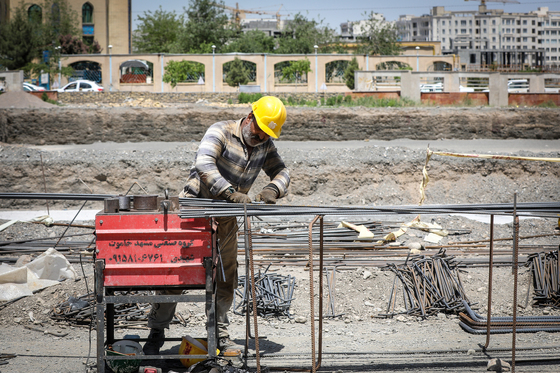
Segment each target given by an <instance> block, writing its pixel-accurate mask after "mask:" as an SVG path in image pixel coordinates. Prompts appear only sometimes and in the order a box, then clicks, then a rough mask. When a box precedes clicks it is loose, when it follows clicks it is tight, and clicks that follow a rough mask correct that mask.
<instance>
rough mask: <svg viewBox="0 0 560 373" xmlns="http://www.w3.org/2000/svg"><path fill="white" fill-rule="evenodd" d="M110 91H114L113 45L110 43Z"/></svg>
mask: <svg viewBox="0 0 560 373" xmlns="http://www.w3.org/2000/svg"><path fill="white" fill-rule="evenodd" d="M108 48H109V92H112V91H113V54H112V53H111V52H112V50H113V46H112V45H109V47H108Z"/></svg>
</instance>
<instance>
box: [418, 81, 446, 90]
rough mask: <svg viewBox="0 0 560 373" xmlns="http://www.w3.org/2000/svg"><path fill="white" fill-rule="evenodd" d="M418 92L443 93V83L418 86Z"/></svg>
mask: <svg viewBox="0 0 560 373" xmlns="http://www.w3.org/2000/svg"><path fill="white" fill-rule="evenodd" d="M420 92H443V83H435V84H420Z"/></svg>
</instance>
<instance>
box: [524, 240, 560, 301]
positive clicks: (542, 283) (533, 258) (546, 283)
mask: <svg viewBox="0 0 560 373" xmlns="http://www.w3.org/2000/svg"><path fill="white" fill-rule="evenodd" d="M527 265H528V266H529V267H530V269H531V272H532V273H533V287H534V289H535V295H534V296H533V300H534V304H533V305H534V306H539V307H553V308H560V263H559V262H558V250H556V251H549V252H548V253H537V254H533V255H530V256H529V257H528V258H527Z"/></svg>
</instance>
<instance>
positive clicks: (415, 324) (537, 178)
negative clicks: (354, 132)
mask: <svg viewBox="0 0 560 373" xmlns="http://www.w3.org/2000/svg"><path fill="white" fill-rule="evenodd" d="M217 110H219V109H217ZM473 110H475V109H473ZM550 124H551V125H552V123H550ZM285 131H286V133H288V132H289V127H288V126H287V127H286V128H285ZM399 137H400V138H399V139H395V140H392V141H379V140H375V139H374V138H368V139H364V140H361V141H357V140H354V141H337V142H330V141H278V142H277V146H278V149H279V152H280V154H281V155H282V156H283V158H284V160H285V162H286V164H287V166H288V167H289V168H290V173H291V177H292V185H291V187H290V192H289V194H288V195H287V197H286V198H284V199H283V200H281V201H280V203H282V204H290V205H312V206H323V205H333V206H343V205H351V206H365V205H377V206H380V205H414V204H417V203H418V201H419V198H420V194H419V191H418V187H419V184H420V182H421V180H422V167H423V166H424V165H425V163H426V149H427V147H428V145H429V147H430V149H432V150H437V151H449V152H457V153H471V154H506V155H521V156H530V157H546V158H558V157H559V156H560V141H559V140H554V139H553V140H539V139H514V138H510V139H492V140H490V139H476V140H467V139H464V140H444V139H441V138H439V137H437V135H433V137H432V138H431V140H409V139H407V138H406V137H407V136H406V133H404V132H403V133H402V135H401V136H399ZM196 148H197V142H196V141H192V142H181V143H172V142H165V143H163V142H144V143H128V142H95V143H92V144H86V145H72V144H66V145H63V144H61V145H27V144H5V143H4V144H0V165H1V169H2V172H1V174H0V192H21V193H26V192H37V193H41V192H44V191H45V190H46V191H48V192H49V193H57V192H58V193H80V194H85V193H96V194H100V193H116V194H124V193H126V192H127V191H128V190H129V188H130V187H131V186H132V188H133V189H132V191H131V194H141V193H142V191H141V189H140V187H139V186H138V185H140V186H141V187H142V188H144V189H145V190H146V191H147V192H149V193H154V194H160V195H163V192H164V190H165V189H168V190H169V193H170V194H171V195H176V194H178V191H179V190H180V189H181V188H182V186H183V185H184V182H185V179H186V177H187V175H188V170H189V168H190V166H191V163H192V161H193V159H194V155H195V152H196ZM43 169H44V175H45V176H44V179H43ZM428 174H429V176H430V183H429V184H428V187H427V190H426V195H427V196H426V201H425V204H457V203H461V204H470V203H511V202H513V198H514V193H517V200H518V202H550V201H559V200H560V188H559V186H560V169H559V167H558V163H552V162H534V161H506V160H485V159H474V158H456V157H446V156H438V155H434V156H432V158H431V159H430V161H429V163H428ZM135 182H136V183H138V185H136V184H134V183H135ZM266 183H267V181H266V179H265V178H264V177H263V175H261V177H260V178H259V179H258V181H257V183H256V184H255V186H254V187H253V189H252V190H251V192H250V195H251V196H254V195H256V193H258V191H259V190H260V189H261V188H262V187H263V186H264V185H266ZM45 188H46V189H45ZM81 205H82V203H81V202H71V201H66V202H52V201H51V202H50V203H49V209H50V211H51V213H52V216H57V214H60V215H58V216H60V217H61V218H60V220H57V222H60V223H62V222H69V221H70V220H71V219H72V218H73V216H74V215H75V213H76V212H77V210H78V209H79V208H80V207H81ZM101 208H102V205H101V204H100V203H96V202H89V203H87V204H86V205H85V206H84V209H83V212H82V216H83V217H79V218H78V219H77V220H78V221H76V222H75V223H77V224H83V225H91V224H93V220H92V219H93V218H92V216H93V215H94V213H95V212H96V211H99V210H101ZM0 210H1V211H0V224H2V223H5V222H7V221H9V220H11V219H20V220H27V219H29V218H31V217H34V216H37V215H43V214H45V213H46V204H45V201H29V200H0ZM24 211H25V212H24ZM414 217H415V216H411V215H398V216H394V215H393V216H388V215H386V216H370V217H358V218H356V217H352V218H349V217H328V218H326V219H327V220H328V221H329V222H331V221H332V222H333V223H337V222H338V221H340V220H342V219H346V220H350V219H352V220H350V221H351V222H354V223H360V222H362V221H366V220H367V221H372V220H374V221H379V222H381V223H383V224H387V225H395V226H396V225H398V224H399V223H405V222H409V221H411V220H412V219H413V218H414ZM312 218H313V217H312V216H309V217H298V218H297V219H294V220H296V221H297V222H298V223H301V224H302V225H305V224H307V223H309V222H310V221H311V219H312ZM420 219H421V221H424V222H434V223H438V224H440V225H441V226H442V227H443V228H445V229H447V230H449V232H450V233H451V234H450V235H449V236H447V237H444V238H443V239H442V241H441V242H440V243H439V244H431V243H427V242H425V241H424V237H425V235H426V233H425V232H423V231H420V230H409V231H408V232H407V233H406V234H405V235H403V236H401V237H400V238H399V239H398V240H397V243H395V244H392V245H391V246H390V247H389V248H388V250H390V251H391V253H392V254H390V255H391V256H393V255H394V257H399V258H401V259H402V257H403V255H404V256H406V253H407V252H408V245H409V244H411V243H413V242H418V243H421V244H422V245H424V246H426V247H427V249H426V250H425V251H423V252H422V254H424V255H427V256H429V255H433V254H435V253H437V252H438V251H439V249H440V246H446V245H448V246H450V247H447V252H448V255H452V256H455V257H456V261H458V262H460V261H462V260H464V261H465V262H469V263H470V264H469V265H465V266H463V267H461V273H460V276H461V279H462V282H463V286H464V288H465V291H466V294H467V295H468V297H469V300H470V302H471V303H472V304H474V305H475V307H477V312H478V313H480V314H481V315H483V316H485V315H486V309H487V308H486V304H487V299H488V266H487V264H486V263H487V262H488V254H487V251H488V245H487V242H483V243H481V246H478V247H476V248H475V247H473V248H468V247H459V246H457V245H456V244H450V243H452V242H469V241H480V240H487V239H488V238H489V231H490V226H489V224H488V222H487V221H486V220H485V217H483V216H476V215H474V216H465V215H449V214H441V215H425V216H421V217H420ZM290 221H292V219H290ZM65 229H66V228H65V227H63V226H52V227H45V226H43V225H40V224H31V223H23V222H20V223H16V224H14V225H12V226H10V227H9V228H7V229H5V230H4V231H2V232H0V241H16V240H29V239H33V238H42V237H49V238H50V241H51V242H53V245H54V243H55V242H56V240H57V237H58V236H60V235H61V234H62V233H63V232H64V231H65ZM512 230H513V228H512V222H511V219H509V218H506V217H499V218H498V217H496V224H495V231H494V237H495V238H510V237H512ZM82 233H87V235H82V236H72V237H69V238H68V240H75V241H77V242H78V241H79V242H80V243H79V244H77V246H83V245H84V244H83V242H88V241H91V240H92V239H93V235H91V233H92V230H91V229H88V228H70V229H69V230H68V231H67V232H66V233H65V234H66V235H70V236H71V235H75V234H82ZM558 233H559V231H558V220H557V219H522V220H521V223H520V236H521V237H527V236H539V237H534V238H525V239H522V240H521V241H520V244H521V254H522V255H521V261H522V262H523V261H524V259H525V258H526V256H527V253H529V252H535V251H539V250H541V249H542V250H544V251H550V250H556V249H558V244H559V236H558ZM64 242H66V240H65V241H64ZM496 245H497V246H496V249H497V250H499V251H500V255H498V259H499V262H500V264H499V265H498V266H496V267H495V268H494V275H493V282H492V285H493V289H494V290H493V293H492V310H493V312H492V314H493V315H495V316H511V315H512V310H513V309H512V302H513V275H512V270H511V266H508V265H507V263H508V262H510V261H511V250H512V241H511V240H503V241H498V242H497V244H496ZM256 247H258V246H256ZM372 251H373V250H369V252H368V253H367V254H371V255H374V253H372ZM37 254H38V252H36V253H32V255H34V256H36V255H37ZM18 257H19V255H14V254H5V255H3V256H2V257H1V259H2V260H3V261H5V262H6V263H10V264H13V263H14V262H15V260H17V259H18ZM68 257H71V258H72V259H73V266H74V268H75V269H76V270H77V271H78V273H79V274H80V278H79V279H78V280H77V281H64V282H61V283H60V284H58V285H55V286H52V287H49V288H47V289H44V290H42V291H40V292H38V293H36V294H34V295H33V296H30V297H26V298H23V299H20V300H18V301H15V302H13V303H10V304H7V305H4V306H2V305H0V307H1V308H0V326H1V327H2V332H1V333H0V353H2V354H10V353H13V354H16V355H17V356H16V357H14V358H11V359H5V360H0V361H4V362H7V364H6V365H0V371H1V372H43V371H55V372H80V371H88V370H89V371H95V369H94V364H95V357H96V349H95V346H96V336H95V329H93V331H92V332H91V333H90V330H89V328H88V326H87V325H85V326H84V325H82V326H78V325H74V324H72V323H69V322H63V321H55V320H52V319H51V318H50V317H49V312H50V311H51V310H52V309H53V308H55V307H56V306H57V305H58V304H60V303H61V302H64V301H66V300H67V299H68V297H70V296H79V295H84V294H87V293H88V292H91V291H93V290H92V289H93V265H92V262H91V261H89V260H84V262H83V263H82V265H80V263H79V261H78V260H77V258H78V256H77V255H76V254H72V255H68ZM257 259H259V260H258V261H257V263H258V265H257V266H258V268H260V269H261V270H264V269H265V268H266V267H267V264H266V263H267V261H269V262H272V263H273V264H272V266H271V267H270V269H269V271H273V272H276V273H280V274H284V275H288V274H289V275H292V276H295V277H296V281H297V287H296V290H295V295H294V300H293V301H292V306H291V308H290V314H291V315H292V316H293V318H288V317H280V318H274V317H272V318H268V319H264V318H259V322H258V333H259V335H260V336H265V337H266V338H265V339H261V340H260V343H259V349H260V352H261V354H264V356H263V358H262V360H261V365H262V366H263V367H270V368H274V367H292V368H310V366H311V351H312V350H311V326H310V321H311V320H310V318H311V315H310V299H309V298H310V295H309V294H310V290H309V289H310V284H309V281H310V277H309V270H308V269H307V268H306V267H305V266H304V265H289V264H286V263H282V262H281V260H279V259H278V258H271V257H270V256H268V257H264V256H263V257H261V256H257ZM378 259H379V258H378ZM243 260H244V257H243V256H240V257H239V262H240V264H241V267H240V271H241V273H244V271H245V269H244V266H243ZM381 260H383V258H381ZM472 263H475V264H472ZM318 273H319V272H318V271H315V272H314V274H315V276H314V281H315V285H314V286H315V288H314V289H315V301H316V302H317V300H318V296H317V281H318ZM530 276H531V275H530V273H529V272H528V270H527V268H526V267H524V266H521V267H520V269H519V281H518V302H519V303H520V304H521V305H522V306H524V307H519V308H518V315H519V316H527V315H556V316H559V315H560V310H558V309H553V308H550V307H545V308H541V307H533V306H532V300H531V298H532V295H533V294H532V293H530V298H529V302H528V303H527V305H526V306H525V304H526V296H527V290H528V286H529V283H530V281H531V277H530ZM394 279H395V276H394V274H393V272H391V271H390V270H388V268H387V267H385V266H384V265H382V264H372V262H370V261H368V260H364V261H363V264H360V265H356V264H355V263H351V264H348V265H347V264H345V261H344V260H343V259H341V260H340V262H339V264H337V274H336V286H335V291H336V294H335V297H334V301H335V307H336V308H335V309H336V312H337V314H338V313H340V314H341V315H340V316H337V317H335V318H327V319H325V320H324V325H323V357H322V365H321V368H320V371H325V372H347V371H348V372H372V371H373V372H394V371H411V372H416V371H426V372H428V371H430V372H433V371H438V372H439V371H441V372H475V371H478V372H480V371H485V370H486V364H487V362H488V360H489V359H490V358H494V357H499V358H503V359H504V360H507V361H511V347H512V335H511V334H499V335H492V336H491V338H490V344H489V348H488V350H486V351H483V349H482V346H483V345H484V344H485V342H486V336H485V335H472V334H468V333H466V332H464V331H463V330H462V329H461V328H460V327H459V319H458V316H457V315H455V314H453V313H447V314H446V313H436V314H434V315H432V316H429V317H427V318H422V317H417V316H408V315H404V314H401V315H395V316H394V317H392V318H382V317H379V315H380V314H383V313H386V311H387V308H388V301H389V297H390V293H391V289H392V287H393V283H394ZM398 299H399V301H400V300H401V299H402V297H399V298H398ZM401 303H402V302H401ZM315 309H316V310H317V307H316V308H315ZM396 310H397V311H398V312H404V311H405V308H404V304H399V303H398V302H397V305H396ZM178 312H179V313H180V314H181V316H182V317H183V318H184V319H185V324H172V325H171V328H170V330H169V331H168V332H167V336H171V337H181V336H183V335H187V334H188V335H191V336H195V337H203V336H204V319H205V316H204V309H203V307H202V306H201V305H200V304H180V305H179V307H178ZM230 320H231V326H230V331H231V335H232V338H233V339H234V340H235V341H236V342H238V343H240V344H243V343H244V340H245V317H244V316H239V315H233V314H232V315H231V318H230ZM315 326H316V328H317V327H318V324H317V322H316V325H315ZM116 333H117V337H124V336H125V335H138V336H140V337H146V336H147V334H148V329H147V328H146V327H145V326H143V325H139V326H134V327H128V328H117V332H116ZM516 348H517V349H516V366H515V370H516V371H519V372H535V371H539V372H556V371H558V361H557V360H554V359H555V358H556V357H557V356H558V353H559V352H560V334H559V333H546V332H538V333H518V334H517V338H516ZM177 350H178V342H177V343H172V342H168V343H166V344H165V345H164V347H163V351H165V352H169V353H176V351H177ZM254 351H255V348H254V342H253V341H251V343H250V359H249V367H250V368H251V370H253V371H254V370H255V367H256V359H255V357H254ZM161 366H162V367H163V369H164V371H176V372H181V371H185V370H186V369H185V368H184V367H183V366H182V365H180V364H176V363H174V362H167V363H165V364H162V365H161Z"/></svg>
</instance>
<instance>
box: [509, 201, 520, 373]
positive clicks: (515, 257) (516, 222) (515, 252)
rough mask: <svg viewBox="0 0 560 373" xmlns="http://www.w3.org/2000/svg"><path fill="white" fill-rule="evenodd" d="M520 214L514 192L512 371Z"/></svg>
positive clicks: (512, 363)
mask: <svg viewBox="0 0 560 373" xmlns="http://www.w3.org/2000/svg"><path fill="white" fill-rule="evenodd" d="M518 250H519V216H517V193H514V194H513V268H512V269H513V323H512V331H513V333H512V335H511V339H512V340H511V371H512V372H515V340H516V334H517V333H516V332H517V273H518V270H517V269H518V268H517V267H518V259H519V251H518Z"/></svg>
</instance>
